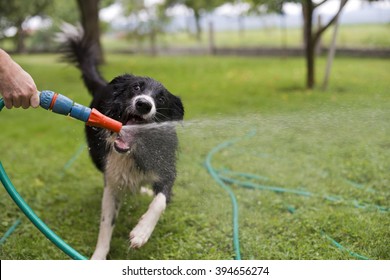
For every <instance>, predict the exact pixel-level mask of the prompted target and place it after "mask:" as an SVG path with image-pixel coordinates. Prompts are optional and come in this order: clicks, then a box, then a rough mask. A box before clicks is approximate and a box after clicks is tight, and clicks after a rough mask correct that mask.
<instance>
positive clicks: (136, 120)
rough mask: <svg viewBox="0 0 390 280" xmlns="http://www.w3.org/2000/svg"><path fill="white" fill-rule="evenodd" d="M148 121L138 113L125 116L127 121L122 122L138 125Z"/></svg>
mask: <svg viewBox="0 0 390 280" xmlns="http://www.w3.org/2000/svg"><path fill="white" fill-rule="evenodd" d="M148 122H149V121H148V120H146V119H144V118H143V117H142V116H138V115H129V117H128V118H127V121H126V122H124V123H123V124H124V125H140V124H146V123H148Z"/></svg>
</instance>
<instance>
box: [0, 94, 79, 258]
mask: <svg viewBox="0 0 390 280" xmlns="http://www.w3.org/2000/svg"><path fill="white" fill-rule="evenodd" d="M3 108H4V100H3V99H1V98H0V111H1V110H2V109H3ZM0 180H1V183H2V184H3V186H4V188H5V189H6V191H7V192H8V194H9V195H10V196H11V198H12V199H13V201H14V202H15V203H16V205H17V206H18V207H19V208H20V210H22V212H23V213H24V214H25V215H26V217H27V218H28V219H29V220H30V221H31V222H32V223H33V224H34V225H35V226H36V227H37V228H38V229H39V230H40V231H41V232H42V233H43V234H44V235H45V236H46V237H47V238H48V239H49V240H50V241H51V242H53V244H54V245H56V246H57V247H58V248H59V249H61V250H62V251H63V252H64V253H65V254H67V255H68V256H69V257H71V258H72V259H74V260H86V259H87V258H86V257H84V256H83V255H81V254H80V253H79V252H77V251H76V250H75V249H73V248H72V247H71V246H69V245H68V244H67V243H66V242H65V241H64V240H62V239H61V238H60V237H59V236H58V235H57V234H55V233H54V232H53V231H52V230H51V229H50V228H49V227H48V226H47V225H46V224H45V223H44V222H43V221H42V220H41V219H40V218H39V217H38V216H37V214H35V212H34V211H33V210H32V209H31V207H30V206H29V205H28V204H27V203H26V201H25V200H24V199H23V198H22V197H21V196H20V194H19V193H18V192H17V190H16V189H15V186H14V185H13V184H12V182H11V180H10V178H9V177H8V175H7V173H6V172H5V170H4V167H3V165H2V163H1V161H0Z"/></svg>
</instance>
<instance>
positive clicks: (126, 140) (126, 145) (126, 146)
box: [114, 115, 150, 153]
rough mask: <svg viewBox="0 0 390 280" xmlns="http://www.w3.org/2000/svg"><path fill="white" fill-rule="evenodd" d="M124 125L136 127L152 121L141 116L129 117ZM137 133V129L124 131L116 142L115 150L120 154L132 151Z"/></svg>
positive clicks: (119, 134)
mask: <svg viewBox="0 0 390 280" xmlns="http://www.w3.org/2000/svg"><path fill="white" fill-rule="evenodd" d="M122 123H123V125H124V126H136V125H143V124H147V123H150V120H147V119H145V118H143V117H142V116H139V115H129V116H128V117H127V120H126V121H124V122H122ZM136 133H137V132H136V129H122V130H121V131H120V133H118V135H117V137H116V139H115V141H114V148H115V150H116V151H117V152H118V153H126V152H128V151H130V149H131V147H132V145H133V144H134V139H135V136H136Z"/></svg>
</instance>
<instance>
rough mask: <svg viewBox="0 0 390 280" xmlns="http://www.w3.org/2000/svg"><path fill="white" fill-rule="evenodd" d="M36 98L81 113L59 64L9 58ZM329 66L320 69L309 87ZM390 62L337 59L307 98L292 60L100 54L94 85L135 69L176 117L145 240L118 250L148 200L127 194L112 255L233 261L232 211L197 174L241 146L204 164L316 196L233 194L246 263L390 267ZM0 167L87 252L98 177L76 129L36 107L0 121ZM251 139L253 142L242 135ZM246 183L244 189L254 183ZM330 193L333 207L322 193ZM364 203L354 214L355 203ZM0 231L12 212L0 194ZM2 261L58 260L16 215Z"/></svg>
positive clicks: (68, 73) (5, 114)
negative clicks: (374, 262)
mask: <svg viewBox="0 0 390 280" xmlns="http://www.w3.org/2000/svg"><path fill="white" fill-rule="evenodd" d="M16 59H17V61H18V62H20V63H21V64H22V65H23V67H24V68H25V69H26V70H28V71H29V72H30V73H31V74H32V76H33V77H34V78H35V80H36V82H37V84H38V87H39V88H40V89H52V90H56V91H58V92H61V93H64V94H65V95H68V96H69V97H70V98H73V99H75V100H76V101H77V102H79V103H82V104H88V102H89V100H90V97H89V96H88V94H87V92H86V90H85V89H84V87H83V85H82V83H81V80H80V78H79V76H80V74H79V73H78V72H77V71H76V70H75V69H74V68H73V67H70V66H67V65H65V64H62V63H59V62H58V61H57V59H58V57H57V56H43V55H36V56H35V55H30V56H18V57H16ZM324 64H325V61H324V60H323V59H320V60H319V61H318V65H317V66H318V73H317V74H318V79H320V77H322V74H323V72H322V69H323V68H324ZM388 67H389V61H388V60H383V59H382V60H381V59H356V58H337V59H336V60H335V62H334V70H333V74H332V79H331V85H330V89H329V91H328V92H326V93H324V92H321V91H320V90H317V89H315V90H312V91H308V90H304V89H303V85H304V81H303V75H304V62H303V60H302V59H299V58H284V59H278V58H234V57H229V58H220V57H158V58H149V57H138V56H135V57H134V56H123V55H110V56H108V58H107V64H106V65H105V66H104V67H103V69H102V70H103V73H104V76H106V77H107V79H111V78H112V77H114V76H115V75H117V74H119V73H122V72H127V71H131V72H133V73H136V74H139V75H149V76H152V77H154V78H156V79H158V80H160V81H162V82H163V83H164V84H165V85H166V86H167V88H169V89H170V90H171V91H172V92H174V93H176V94H178V95H180V96H181V97H182V99H183V102H184V104H185V107H186V122H185V123H184V125H183V126H182V127H179V128H178V130H179V137H180V142H181V148H180V154H179V160H178V178H177V181H176V184H175V188H174V191H175V196H174V197H173V202H172V203H171V205H170V206H169V207H168V209H167V210H166V212H165V213H164V215H163V217H162V219H161V220H160V221H159V223H158V225H157V227H156V230H155V231H154V233H153V235H152V237H151V239H150V240H149V242H148V243H147V244H146V245H145V246H144V247H143V248H141V249H139V250H130V249H128V242H127V239H128V233H129V232H130V230H131V229H132V228H133V227H134V226H135V224H136V223H137V220H138V219H139V218H140V217H141V216H142V214H143V213H144V212H145V211H146V209H147V207H148V204H149V202H150V200H151V199H150V198H149V197H145V196H141V195H138V196H131V195H128V197H127V198H126V202H125V204H124V206H123V208H122V210H121V213H120V216H119V219H118V223H117V227H116V229H115V231H114V235H113V239H112V243H111V248H112V249H111V252H110V254H109V258H110V259H231V258H233V247H232V237H231V233H232V225H231V215H232V213H231V205H230V200H229V197H228V195H227V193H226V192H225V191H223V190H222V189H221V188H220V187H219V186H218V185H217V184H216V182H215V181H213V180H212V178H211V177H210V175H209V174H208V173H207V172H206V170H205V168H204V165H203V164H204V160H205V157H206V155H207V154H208V152H209V151H210V150H211V149H212V148H213V147H215V146H216V145H219V144H220V143H222V142H224V141H227V140H229V139H233V138H238V139H241V140H240V141H239V142H237V143H236V144H234V145H232V146H230V147H227V148H226V149H223V150H222V151H221V152H220V153H218V154H216V155H215V156H214V157H213V159H212V164H213V166H214V168H216V169H218V170H232V171H236V172H245V173H251V174H257V175H261V176H266V177H267V178H268V180H265V179H264V180H262V181H260V182H257V183H258V184H266V185H272V186H279V187H283V188H288V189H301V190H305V191H310V192H312V193H314V194H316V196H315V197H304V196H299V195H293V194H287V193H275V192H270V191H259V190H250V189H244V188H241V187H239V186H237V185H232V186H231V187H232V188H233V190H234V192H235V194H236V196H237V199H238V203H239V210H240V241H241V254H242V258H243V259H354V257H353V256H351V255H350V254H349V253H347V252H346V251H342V250H339V249H337V248H336V247H335V246H334V245H333V244H332V243H331V242H330V241H329V239H327V238H326V237H324V236H323V235H322V233H326V234H327V235H328V236H330V237H332V238H333V239H334V240H336V241H337V242H339V243H341V244H342V245H343V246H345V247H346V248H347V249H349V250H351V251H353V252H355V253H358V254H360V255H363V256H366V257H368V258H371V259H390V251H389V247H388V244H389V240H390V233H389V230H388V229H389V226H390V216H389V215H390V214H389V211H388V210H387V211H379V210H378V209H377V208H376V206H377V205H380V206H383V207H386V208H387V209H389V207H390V205H389V198H390V193H389V187H390V177H389V172H388V171H389V170H390V160H389V158H390V152H389V151H390V149H389V148H390V142H389V137H388V135H389V133H390V125H389V124H390V114H389V111H388V108H390V96H389V94H388V92H389V88H390V80H389V72H388ZM0 114H1V116H0V118H1V126H2V133H1V134H0V150H1V161H2V163H3V165H4V166H5V168H6V170H7V172H8V173H9V176H10V177H11V179H12V181H13V183H14V184H15V186H16V187H17V189H18V191H19V192H20V193H21V194H22V196H23V197H24V198H25V199H26V200H27V201H28V203H29V204H30V205H31V207H32V208H33V209H34V210H35V211H36V212H37V214H38V215H39V216H40V217H41V218H42V219H43V220H44V221H45V222H46V223H47V224H48V225H49V226H50V227H51V228H52V229H53V230H54V231H55V232H56V233H58V234H59V235H60V236H61V237H62V238H63V239H65V241H67V242H68V243H69V244H70V245H72V246H73V247H74V248H75V249H77V250H78V251H79V252H81V253H82V254H84V255H86V256H90V255H91V254H92V253H93V250H94V246H95V243H96V238H97V232H98V224H99V215H100V201H101V195H102V191H103V187H102V182H103V180H102V176H101V174H100V173H99V172H97V171H96V169H95V168H94V166H93V165H92V163H91V161H90V159H89V157H88V153H87V149H85V150H84V152H82V153H81V155H80V156H79V157H78V158H77V159H76V161H75V162H74V163H73V164H72V165H71V166H70V167H68V168H65V166H66V164H67V162H68V161H69V159H71V158H72V157H73V155H74V154H75V153H76V151H77V150H78V149H79V147H80V145H83V143H84V135H83V128H82V127H83V125H82V124H81V123H80V122H78V121H75V120H70V119H68V118H65V117H63V116H58V115H54V114H51V113H49V112H46V111H44V110H41V109H37V110H21V109H15V110H4V111H2V112H1V113H0ZM253 130H255V131H256V134H255V136H254V137H251V138H245V135H247V134H248V133H249V132H251V131H253ZM251 182H253V181H251ZM327 195H328V196H332V197H337V198H338V200H337V201H329V200H327V199H324V198H323V197H324V196H327ZM356 203H357V204H358V205H365V206H366V207H365V208H358V207H355V204H356ZM0 208H1V209H2V211H1V212H0V221H1V222H0V233H1V234H0V235H3V234H4V233H5V232H6V230H7V229H8V228H9V227H11V226H12V224H13V222H14V221H15V220H16V219H17V218H18V217H21V216H22V214H21V213H20V211H19V210H18V209H17V207H16V206H15V205H14V204H13V202H11V200H10V198H9V197H8V195H7V194H6V192H5V190H3V189H0ZM21 220H22V222H21V224H20V225H19V227H18V228H17V229H16V231H15V232H14V233H13V234H12V235H11V236H10V237H9V238H8V239H7V241H6V242H5V243H4V244H3V245H1V247H0V259H66V258H67V257H66V256H65V255H64V254H63V253H62V252H61V251H59V250H58V249H57V248H56V247H55V246H54V245H52V244H51V243H50V242H49V241H47V239H46V238H45V237H43V235H42V234H41V233H40V232H39V231H38V230H37V229H35V228H34V226H33V225H32V224H31V223H30V222H28V221H27V219H26V218H24V217H22V219H21Z"/></svg>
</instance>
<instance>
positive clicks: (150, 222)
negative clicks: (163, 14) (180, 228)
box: [130, 192, 167, 248]
mask: <svg viewBox="0 0 390 280" xmlns="http://www.w3.org/2000/svg"><path fill="white" fill-rule="evenodd" d="M166 205H167V197H166V195H165V194H163V193H162V192H159V193H158V194H157V195H156V196H155V197H154V199H153V201H152V203H150V205H149V209H148V211H146V213H145V214H144V215H143V216H142V218H141V219H140V220H139V222H138V224H137V225H136V227H135V228H134V229H133V230H132V231H131V232H130V247H131V248H139V247H141V246H142V245H144V244H145V243H146V242H147V241H148V239H149V237H150V235H151V234H152V232H153V230H154V227H155V226H156V224H157V222H158V220H159V219H160V216H161V214H162V213H163V212H164V210H165V208H166Z"/></svg>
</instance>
